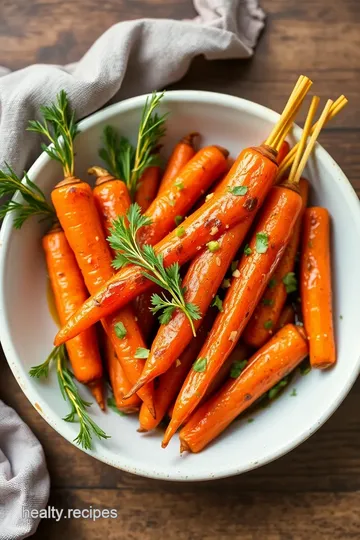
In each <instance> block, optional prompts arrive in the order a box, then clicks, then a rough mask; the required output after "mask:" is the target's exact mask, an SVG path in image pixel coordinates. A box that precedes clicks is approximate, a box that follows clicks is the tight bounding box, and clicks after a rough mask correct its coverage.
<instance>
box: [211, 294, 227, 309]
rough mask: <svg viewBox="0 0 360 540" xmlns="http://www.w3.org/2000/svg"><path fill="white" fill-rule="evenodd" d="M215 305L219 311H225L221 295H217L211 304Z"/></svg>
mask: <svg viewBox="0 0 360 540" xmlns="http://www.w3.org/2000/svg"><path fill="white" fill-rule="evenodd" d="M211 305H212V306H213V307H217V308H218V310H219V311H224V310H223V302H222V300H221V298H220V296H219V295H216V296H215V298H214V300H213V301H212V304H211Z"/></svg>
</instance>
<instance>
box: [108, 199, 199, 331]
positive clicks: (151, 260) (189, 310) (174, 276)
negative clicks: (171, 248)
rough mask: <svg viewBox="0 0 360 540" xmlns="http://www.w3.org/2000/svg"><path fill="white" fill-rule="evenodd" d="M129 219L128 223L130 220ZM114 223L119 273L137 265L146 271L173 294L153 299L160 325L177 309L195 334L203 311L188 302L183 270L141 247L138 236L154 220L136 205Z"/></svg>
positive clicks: (113, 238)
mask: <svg viewBox="0 0 360 540" xmlns="http://www.w3.org/2000/svg"><path fill="white" fill-rule="evenodd" d="M126 218H127V220H126ZM126 218H125V217H120V218H118V219H116V220H114V221H113V228H112V231H111V235H110V237H109V243H110V245H111V247H112V248H113V249H114V250H115V251H116V252H117V255H116V258H115V260H114V263H113V264H114V268H116V269H117V270H119V269H120V268H122V267H123V266H125V265H127V264H135V265H137V266H140V267H141V268H143V269H144V276H145V277H147V278H148V279H150V280H151V281H152V282H154V283H156V284H157V285H159V286H160V287H161V288H162V289H164V291H166V292H167V293H169V295H170V298H168V296H166V294H164V293H162V294H161V295H159V294H153V295H152V298H151V302H152V306H153V307H152V311H153V313H160V317H159V320H160V323H161V324H167V323H168V322H169V321H170V319H171V316H172V314H173V312H174V311H175V309H180V310H181V311H182V312H183V313H184V314H185V315H186V317H187V318H188V320H189V323H190V326H191V329H192V332H193V334H194V335H195V327H194V321H196V320H198V319H200V318H201V315H200V312H199V308H198V306H196V305H195V304H192V303H190V302H186V300H185V298H184V289H183V288H182V285H181V277H180V268H179V265H178V264H177V263H174V264H172V265H171V266H169V267H168V268H165V267H164V261H163V256H162V255H160V254H156V253H155V251H154V248H153V247H152V246H150V245H147V244H145V245H143V246H140V245H139V243H138V241H137V233H138V231H139V229H141V227H145V226H148V225H151V220H150V219H149V218H148V217H146V216H143V215H142V214H141V210H140V207H139V205H138V204H132V205H131V206H130V208H129V211H128V213H127V216H126Z"/></svg>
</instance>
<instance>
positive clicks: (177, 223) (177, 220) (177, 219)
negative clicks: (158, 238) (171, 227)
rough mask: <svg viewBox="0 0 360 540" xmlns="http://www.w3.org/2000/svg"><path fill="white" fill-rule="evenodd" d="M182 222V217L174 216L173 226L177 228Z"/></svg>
mask: <svg viewBox="0 0 360 540" xmlns="http://www.w3.org/2000/svg"><path fill="white" fill-rule="evenodd" d="M182 220H183V217H182V216H175V219H174V221H175V225H176V226H177V227H178V226H179V225H180V223H181V222H182Z"/></svg>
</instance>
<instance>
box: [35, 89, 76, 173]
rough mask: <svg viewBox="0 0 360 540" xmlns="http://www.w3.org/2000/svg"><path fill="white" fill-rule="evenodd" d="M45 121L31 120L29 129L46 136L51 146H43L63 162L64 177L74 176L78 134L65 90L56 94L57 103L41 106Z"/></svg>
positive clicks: (47, 151) (49, 154)
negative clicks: (75, 145) (75, 142)
mask: <svg viewBox="0 0 360 540" xmlns="http://www.w3.org/2000/svg"><path fill="white" fill-rule="evenodd" d="M40 112H41V114H42V116H43V122H39V121H37V120H31V121H30V122H29V126H28V128H27V129H28V131H33V132H35V133H39V134H40V135H43V136H44V137H46V138H47V139H48V140H49V141H50V143H52V145H51V146H49V147H47V146H46V144H44V143H42V145H41V148H42V149H43V150H44V151H45V152H46V153H47V154H48V156H49V157H50V158H51V159H54V160H55V161H58V162H59V163H61V166H62V168H63V171H64V177H65V178H68V177H69V176H74V156H75V152H74V139H75V137H76V136H77V134H78V128H77V124H76V122H75V112H74V111H72V110H71V107H70V104H69V100H68V96H67V93H66V92H65V90H61V92H60V93H59V94H58V95H57V96H56V101H55V103H52V104H51V105H50V106H47V107H45V106H43V107H40Z"/></svg>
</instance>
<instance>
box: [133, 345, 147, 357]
mask: <svg viewBox="0 0 360 540" xmlns="http://www.w3.org/2000/svg"><path fill="white" fill-rule="evenodd" d="M149 354H150V350H149V349H145V348H144V347H138V348H137V349H136V351H135V354H134V356H135V358H145V359H146V358H148V357H149Z"/></svg>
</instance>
